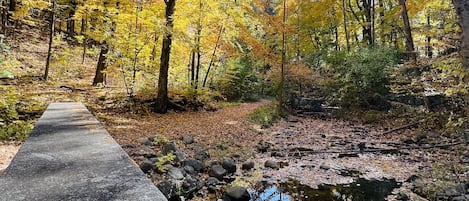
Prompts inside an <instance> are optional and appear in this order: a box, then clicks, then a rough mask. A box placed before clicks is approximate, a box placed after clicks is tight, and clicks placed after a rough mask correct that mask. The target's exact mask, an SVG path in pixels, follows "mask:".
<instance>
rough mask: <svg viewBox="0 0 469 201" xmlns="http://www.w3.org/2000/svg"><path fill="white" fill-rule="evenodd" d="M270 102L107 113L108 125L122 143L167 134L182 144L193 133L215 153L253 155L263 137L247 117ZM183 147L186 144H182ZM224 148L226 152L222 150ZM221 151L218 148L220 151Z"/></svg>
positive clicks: (198, 141)
mask: <svg viewBox="0 0 469 201" xmlns="http://www.w3.org/2000/svg"><path fill="white" fill-rule="evenodd" d="M268 103H270V101H268V100H262V101H260V102H253V103H242V104H241V105H239V106H230V107H225V108H222V109H219V110H218V111H215V112H208V111H198V112H181V113H177V112H169V113H168V114H165V115H159V114H149V115H145V116H141V115H138V114H103V115H98V116H101V118H100V119H102V120H103V121H104V122H105V125H106V128H107V129H108V130H109V132H110V133H111V135H112V136H113V137H114V138H115V139H116V140H117V142H118V143H119V144H121V145H126V144H133V145H138V140H139V139H141V138H143V137H151V136H155V135H161V136H165V137H166V138H167V139H169V140H174V141H175V142H176V143H181V141H180V140H178V139H180V138H181V137H182V136H183V135H187V136H191V137H193V138H194V139H195V141H196V142H197V143H198V144H200V145H201V146H202V147H205V148H206V149H208V150H209V152H210V154H211V155H212V157H213V156H215V157H216V156H217V155H224V154H228V153H236V152H237V150H238V149H240V148H242V150H238V151H241V152H240V153H238V154H247V155H251V154H253V153H254V151H255V150H254V148H253V147H254V146H255V144H256V143H257V142H258V141H259V140H260V139H261V138H262V137H263V136H262V135H260V134H259V133H258V131H256V129H254V127H255V126H254V124H252V123H251V122H249V121H248V120H247V116H248V115H249V114H250V113H251V112H252V111H253V110H255V109H256V108H258V107H260V106H262V105H266V104H268ZM180 145H181V146H182V144H180ZM220 149H223V153H220V151H219V150H220ZM217 150H218V151H217Z"/></svg>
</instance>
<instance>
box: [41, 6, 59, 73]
mask: <svg viewBox="0 0 469 201" xmlns="http://www.w3.org/2000/svg"><path fill="white" fill-rule="evenodd" d="M56 4H57V2H56V0H54V1H53V3H52V11H51V14H50V15H51V17H50V18H51V21H50V29H49V31H50V33H49V48H48V50H47V60H46V69H45V71H44V80H47V78H48V77H49V66H50V58H51V55H52V42H53V39H54V32H55V7H56V6H57V5H56Z"/></svg>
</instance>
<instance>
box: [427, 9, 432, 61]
mask: <svg viewBox="0 0 469 201" xmlns="http://www.w3.org/2000/svg"><path fill="white" fill-rule="evenodd" d="M427 28H428V31H430V30H431V24H430V15H428V16H427ZM431 42H432V37H431V36H430V35H427V48H426V49H427V51H426V52H427V57H428V58H432V57H433V48H432V43H431Z"/></svg>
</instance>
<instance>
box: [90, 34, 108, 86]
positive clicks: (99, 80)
mask: <svg viewBox="0 0 469 201" xmlns="http://www.w3.org/2000/svg"><path fill="white" fill-rule="evenodd" d="M108 52H109V47H108V45H107V43H106V42H104V44H102V45H101V51H100V52H99V58H98V64H97V65H96V72H95V74H94V79H93V86H98V85H100V84H101V85H104V84H106V77H105V75H104V71H105V70H106V54H107V53H108Z"/></svg>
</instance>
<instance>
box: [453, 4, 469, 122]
mask: <svg viewBox="0 0 469 201" xmlns="http://www.w3.org/2000/svg"><path fill="white" fill-rule="evenodd" d="M453 4H454V8H455V9H456V14H457V15H458V22H459V26H460V27H461V32H462V33H461V48H460V50H459V54H460V56H461V59H462V61H461V63H462V65H463V67H464V68H465V69H466V72H469V36H468V34H469V2H468V1H467V0H453ZM464 78H465V79H464V81H465V83H468V82H469V78H468V76H465V77H464ZM464 99H465V102H466V103H465V105H466V106H465V110H466V118H468V119H469V94H466V95H465V96H464Z"/></svg>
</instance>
